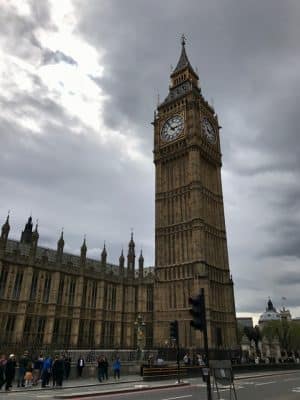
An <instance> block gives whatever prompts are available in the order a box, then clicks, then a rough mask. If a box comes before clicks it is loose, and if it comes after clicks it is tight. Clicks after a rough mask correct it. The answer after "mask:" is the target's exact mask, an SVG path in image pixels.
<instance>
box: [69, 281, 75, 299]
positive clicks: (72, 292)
mask: <svg viewBox="0 0 300 400" xmlns="http://www.w3.org/2000/svg"><path fill="white" fill-rule="evenodd" d="M75 287H76V281H75V279H74V278H72V279H71V282H70V290H69V306H73V305H74V297H75Z"/></svg>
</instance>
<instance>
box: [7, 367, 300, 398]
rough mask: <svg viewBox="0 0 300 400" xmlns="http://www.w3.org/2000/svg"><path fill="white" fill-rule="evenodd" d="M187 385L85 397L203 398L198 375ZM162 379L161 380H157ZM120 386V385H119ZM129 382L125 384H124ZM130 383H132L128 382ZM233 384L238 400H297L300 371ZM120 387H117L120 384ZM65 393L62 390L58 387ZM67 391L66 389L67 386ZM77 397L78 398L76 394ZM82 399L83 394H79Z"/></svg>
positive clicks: (34, 395)
mask: <svg viewBox="0 0 300 400" xmlns="http://www.w3.org/2000/svg"><path fill="white" fill-rule="evenodd" d="M189 382H190V383H191V386H185V387H174V388H166V389H155V390H151V391H140V392H132V393H123V394H110V395H105V396H103V395H102V396H95V397H89V398H87V397H85V399H90V400H91V399H94V400H108V399H110V400H114V399H115V400H118V399H120V400H206V385H205V384H204V383H203V382H202V381H200V380H199V378H194V379H189ZM161 383H162V382H161ZM122 386H123V385H122ZM126 386H127V387H128V386H129V385H125V384H124V387H126ZM131 387H132V385H131ZM235 388H236V393H237V398H238V400H240V399H241V400H253V399H255V400H299V399H300V372H297V373H293V374H282V375H274V376H268V377H261V378H248V379H242V380H237V381H236V382H235ZM120 389H121V387H120ZM94 390H95V388H90V389H87V388H77V389H73V391H72V392H73V393H74V394H75V393H76V394H77V393H78V394H79V393H80V392H81V393H82V392H85V393H86V392H87V391H94ZM59 392H60V393H62V394H66V392H65V391H62V392H61V391H59ZM67 392H68V394H70V392H71V391H70V390H69V389H68V390H67ZM56 394H58V392H57V391H52V392H50V391H47V392H44V391H39V392H36V393H33V392H26V393H24V392H23V393H7V394H5V393H1V394H0V399H1V400H29V399H34V400H48V399H49V400H51V399H53V397H54V395H56ZM220 395H221V397H220V398H221V399H222V400H227V399H229V390H228V389H227V388H225V389H224V388H223V389H221V391H220ZM77 399H79V398H77ZM81 399H83V398H81ZM213 400H217V393H216V391H215V390H213Z"/></svg>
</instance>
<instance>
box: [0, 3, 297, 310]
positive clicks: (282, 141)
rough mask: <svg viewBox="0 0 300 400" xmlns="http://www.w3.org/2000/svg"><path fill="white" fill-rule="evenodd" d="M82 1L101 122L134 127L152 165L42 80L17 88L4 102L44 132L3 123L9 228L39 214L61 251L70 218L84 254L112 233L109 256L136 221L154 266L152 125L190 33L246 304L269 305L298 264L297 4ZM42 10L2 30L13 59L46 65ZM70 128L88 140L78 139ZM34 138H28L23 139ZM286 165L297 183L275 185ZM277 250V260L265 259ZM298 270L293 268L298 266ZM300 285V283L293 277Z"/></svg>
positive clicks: (71, 240) (44, 233)
mask: <svg viewBox="0 0 300 400" xmlns="http://www.w3.org/2000/svg"><path fill="white" fill-rule="evenodd" d="M32 4H38V5H39V7H42V10H40V13H41V15H42V18H41V19H43V20H44V22H43V24H42V25H43V27H44V28H45V29H49V30H55V26H53V25H52V22H51V20H50V19H49V17H48V16H47V15H48V14H49V7H48V6H47V4H46V6H45V7H44V8H43V6H41V5H40V4H41V2H36V3H32ZM43 4H44V2H43ZM74 4H75V6H76V7H77V9H76V12H77V16H78V19H79V24H78V26H77V30H76V34H79V35H81V37H82V38H84V39H85V40H87V41H88V42H89V43H90V44H91V45H92V46H94V48H95V49H98V48H99V49H101V54H103V56H102V57H101V58H99V60H100V61H101V63H103V66H104V75H103V76H102V77H101V78H94V79H95V81H96V82H97V84H98V85H99V87H101V89H102V90H104V92H105V93H106V94H108V95H109V98H110V99H109V101H107V103H106V107H105V110H104V115H105V123H106V125H107V126H109V127H110V128H116V129H119V130H120V131H123V127H124V126H126V127H130V128H131V132H132V133H131V137H129V136H128V140H131V139H132V137H133V138H135V139H136V138H137V139H138V140H139V144H140V149H141V151H142V152H143V154H144V155H145V156H146V157H147V159H148V160H149V169H146V172H145V171H142V170H141V169H140V165H138V164H137V163H135V162H133V161H128V162H126V161H124V159H123V158H122V157H121V152H122V150H121V149H120V146H119V144H118V143H115V144H110V145H109V146H110V147H107V145H105V144H100V142H96V141H94V140H93V139H92V137H93V136H95V135H96V133H95V132H90V131H89V130H87V128H86V127H85V126H82V125H81V123H80V121H78V120H77V119H76V118H74V119H73V118H71V117H70V116H68V115H66V114H65V112H64V110H63V109H62V108H61V107H60V106H59V105H58V104H56V103H55V102H53V101H51V100H49V99H48V96H47V91H46V89H45V88H44V87H43V86H42V84H41V82H39V80H38V78H34V77H32V81H33V82H34V83H35V90H34V92H33V93H32V94H31V95H27V96H25V95H24V94H23V95H22V94H19V96H18V95H17V89H16V88H15V87H14V88H13V89H12V90H13V91H14V93H15V96H13V98H12V99H10V100H9V101H8V100H7V101H6V102H5V101H4V100H5V99H3V98H1V99H0V101H1V102H2V103H1V104H2V105H3V104H6V107H9V109H10V110H12V109H15V110H16V111H15V114H14V115H15V116H16V118H17V117H18V111H17V110H18V107H19V110H24V111H25V110H26V112H29V113H30V115H33V116H35V118H38V121H39V123H40V124H41V126H42V128H43V134H44V136H41V137H36V136H32V135H31V134H30V132H28V131H26V130H23V129H22V128H20V127H18V126H15V125H14V124H11V123H8V122H7V121H4V120H2V125H1V127H0V129H1V146H4V148H6V149H7V157H6V158H3V159H2V160H1V163H2V164H1V170H3V168H5V170H8V171H9V173H8V174H7V176H6V177H4V176H3V177H1V184H2V188H3V193H4V196H3V197H2V198H1V204H0V205H1V207H0V211H1V212H2V213H3V214H4V215H5V213H6V210H7V208H12V209H13V210H14V212H13V214H12V219H13V220H14V223H13V225H12V231H13V232H12V235H16V236H17V237H19V233H20V231H21V229H22V228H23V224H24V222H25V219H26V216H27V215H25V214H28V213H29V212H30V211H32V212H33V214H34V215H37V216H39V218H40V220H41V226H40V231H41V243H43V240H44V241H45V243H47V244H48V243H49V245H51V243H53V245H54V247H55V243H56V240H57V237H58V235H59V230H60V227H61V225H64V226H65V231H66V237H67V239H66V242H67V243H68V246H69V249H70V250H72V251H77V252H78V249H79V247H80V245H81V241H82V235H83V234H84V233H87V237H88V246H89V248H90V249H93V250H91V251H93V254H96V253H97V250H95V249H97V248H99V247H100V246H101V245H102V243H103V240H104V239H106V240H107V241H108V242H109V243H110V249H111V252H110V254H111V257H110V260H111V261H113V260H115V259H116V257H117V256H118V254H119V250H120V247H121V246H122V245H123V246H125V247H126V246H127V239H126V238H127V235H128V232H129V229H130V227H131V226H132V225H133V226H134V228H135V230H136V235H137V241H138V240H139V239H138V238H140V241H141V242H142V243H143V248H145V255H146V257H148V261H147V262H148V263H150V264H151V263H152V258H151V256H149V254H153V243H154V240H153V232H154V227H153V221H154V216H153V212H154V200H153V198H154V179H153V169H151V151H152V143H153V141H152V127H151V125H150V124H149V123H150V121H151V119H152V117H153V110H154V108H155V105H156V98H157V93H158V92H159V93H160V96H161V99H162V98H164V97H165V95H166V94H167V91H168V83H169V82H168V78H169V73H170V64H173V65H175V64H176V62H177V60H178V57H179V52H180V44H179V40H178V39H179V37H180V35H181V33H182V32H184V33H186V36H187V38H188V42H187V52H188V55H189V58H190V61H191V63H192V65H193V66H197V67H198V70H199V75H200V82H201V87H202V89H203V93H204V95H205V97H206V98H207V100H209V101H211V98H213V102H214V105H215V109H216V111H217V113H218V115H219V120H220V123H221V125H222V126H223V129H222V131H221V140H222V153H223V164H224V167H223V190H224V199H225V212H226V223H227V231H228V242H229V251H230V262H231V270H232V273H233V276H234V280H235V293H236V304H237V310H238V311H248V312H251V311H252V312H253V311H258V312H260V311H263V310H264V308H265V304H266V299H267V297H268V296H269V295H271V296H272V298H273V297H274V298H276V296H278V293H280V292H281V291H282V292H284V291H286V290H287V287H289V288H291V287H292V286H291V285H289V284H286V285H285V283H284V281H283V282H282V283H280V281H278V276H279V275H278V273H279V272H280V271H284V269H285V264H284V262H283V260H285V259H286V258H287V257H289V256H290V257H292V256H294V258H295V259H296V260H299V251H297V246H298V239H297V237H299V230H298V229H297V224H298V221H297V219H296V217H295V218H294V221H292V218H291V217H290V216H289V213H291V215H296V212H297V210H298V207H299V206H298V203H299V194H300V193H299V191H297V189H296V188H295V184H294V183H293V182H299V178H300V176H299V175H300V174H299V167H300V166H299V159H300V157H299V156H300V155H299V149H300V145H299V134H298V131H299V129H298V126H297V124H298V120H297V119H298V118H297V117H298V108H299V107H298V103H299V95H298V93H299V89H300V87H299V74H298V73H297V70H299V59H300V57H299V54H300V52H299V47H300V44H299V36H300V28H299V24H298V21H299V17H300V6H299V4H298V3H296V2H292V1H285V2H284V3H283V2H282V1H279V0H273V1H272V2H271V1H267V2H263V3H262V2H261V1H258V0H254V1H246V2H240V3H237V2H236V1H233V0H229V1H227V2H226V4H225V3H221V2H219V1H215V0H213V1H200V2H199V1H196V0H191V1H189V2H188V4H186V3H183V2H182V1H179V0H172V1H164V2H161V1H158V0H155V1H151V2H141V1H140V0H128V1H126V2H121V1H120V2H111V1H102V2H101V5H100V4H99V2H98V1H96V0H94V1H92V0H91V1H89V2H88V4H87V3H86V2H83V1H82V0H80V1H79V0H78V1H75V2H74ZM32 12H33V13H32V16H30V17H26V18H19V17H16V16H14V15H7V19H6V20H5V21H9V24H8V25H6V24H3V23H1V20H0V34H1V33H2V35H6V37H7V38H8V39H7V43H6V46H9V49H10V50H11V49H14V52H15V54H16V55H19V56H21V57H24V58H29V59H34V60H35V61H36V62H37V64H38V63H39V61H40V59H41V54H42V51H43V49H41V46H40V45H39V43H38V42H37V40H36V38H35V37H34V36H33V34H32V32H33V31H34V29H35V27H36V26H39V21H38V18H37V17H36V14H34V10H33V9H32ZM0 18H1V17H0ZM5 21H2V22H5ZM57 52H61V49H59V48H58V49H57ZM103 52H104V53H103ZM55 54H56V53H55V52H54V53H52V54H51V55H50V56H51V57H54V59H55V57H58V59H59V61H60V57H61V55H59V56H57V55H55ZM51 57H50V58H51ZM66 57H68V56H66ZM62 58H63V57H62ZM69 61H70V60H69ZM74 61H75V60H74ZM71 62H72V61H71ZM35 79H36V80H35ZM18 101H20V103H18ZM2 105H1V106H2ZM20 112H21V111H20ZM39 116H40V117H39ZM74 127H77V128H78V129H77V131H79V132H81V134H80V135H77V136H75V135H74V132H73V128H74ZM103 129H105V127H103ZM2 132H5V135H3V134H2ZM24 137H25V138H26V141H24V140H21V138H24ZM279 173H281V174H283V173H284V174H286V175H287V176H293V180H292V181H291V182H290V183H289V182H288V181H284V182H282V185H279V184H278V179H275V178H274V176H276V174H279ZM284 174H283V175H282V176H283V178H282V179H283V180H284V179H285V178H284ZM273 178H274V179H273ZM283 184H284V185H283ZM16 191H17V192H18V196H16V195H15V193H16ZM140 204H143V209H141V207H140V206H139V205H140ZM43 237H44V239H43ZM51 238H52V239H51ZM298 248H299V246H298ZM263 251H264V252H263ZM272 255H273V256H274V259H273V260H272V268H271V267H270V266H269V264H268V262H269V261H268V257H270V256H272ZM274 271H275V272H276V273H275V274H274ZM289 271H294V273H295V276H296V274H297V268H296V267H295V266H294V264H293V268H290V269H289ZM291 276H294V275H293V274H292V273H291ZM295 282H296V281H295ZM294 288H295V289H297V290H298V286H297V284H295V286H294V287H293V290H294ZM282 294H283V295H284V294H285V293H282ZM289 301H291V306H293V307H295V306H297V305H299V303H298V304H297V301H296V297H295V298H291V300H290V299H289Z"/></svg>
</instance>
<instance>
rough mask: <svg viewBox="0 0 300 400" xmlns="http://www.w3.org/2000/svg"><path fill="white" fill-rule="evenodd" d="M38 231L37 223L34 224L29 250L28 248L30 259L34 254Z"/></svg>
mask: <svg viewBox="0 0 300 400" xmlns="http://www.w3.org/2000/svg"><path fill="white" fill-rule="evenodd" d="M39 237H40V235H39V232H38V223H36V225H35V229H34V231H33V232H32V234H31V250H30V256H31V258H32V259H34V258H35V256H36V250H37V246H38V241H39Z"/></svg>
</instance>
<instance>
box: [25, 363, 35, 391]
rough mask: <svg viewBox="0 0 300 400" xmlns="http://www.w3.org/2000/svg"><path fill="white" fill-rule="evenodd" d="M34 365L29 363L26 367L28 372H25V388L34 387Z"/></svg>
mask: <svg viewBox="0 0 300 400" xmlns="http://www.w3.org/2000/svg"><path fill="white" fill-rule="evenodd" d="M32 371H33V365H32V362H31V361H29V362H28V363H27V367H26V371H25V375H24V380H25V387H26V388H30V387H31V386H32V383H33V374H32Z"/></svg>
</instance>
